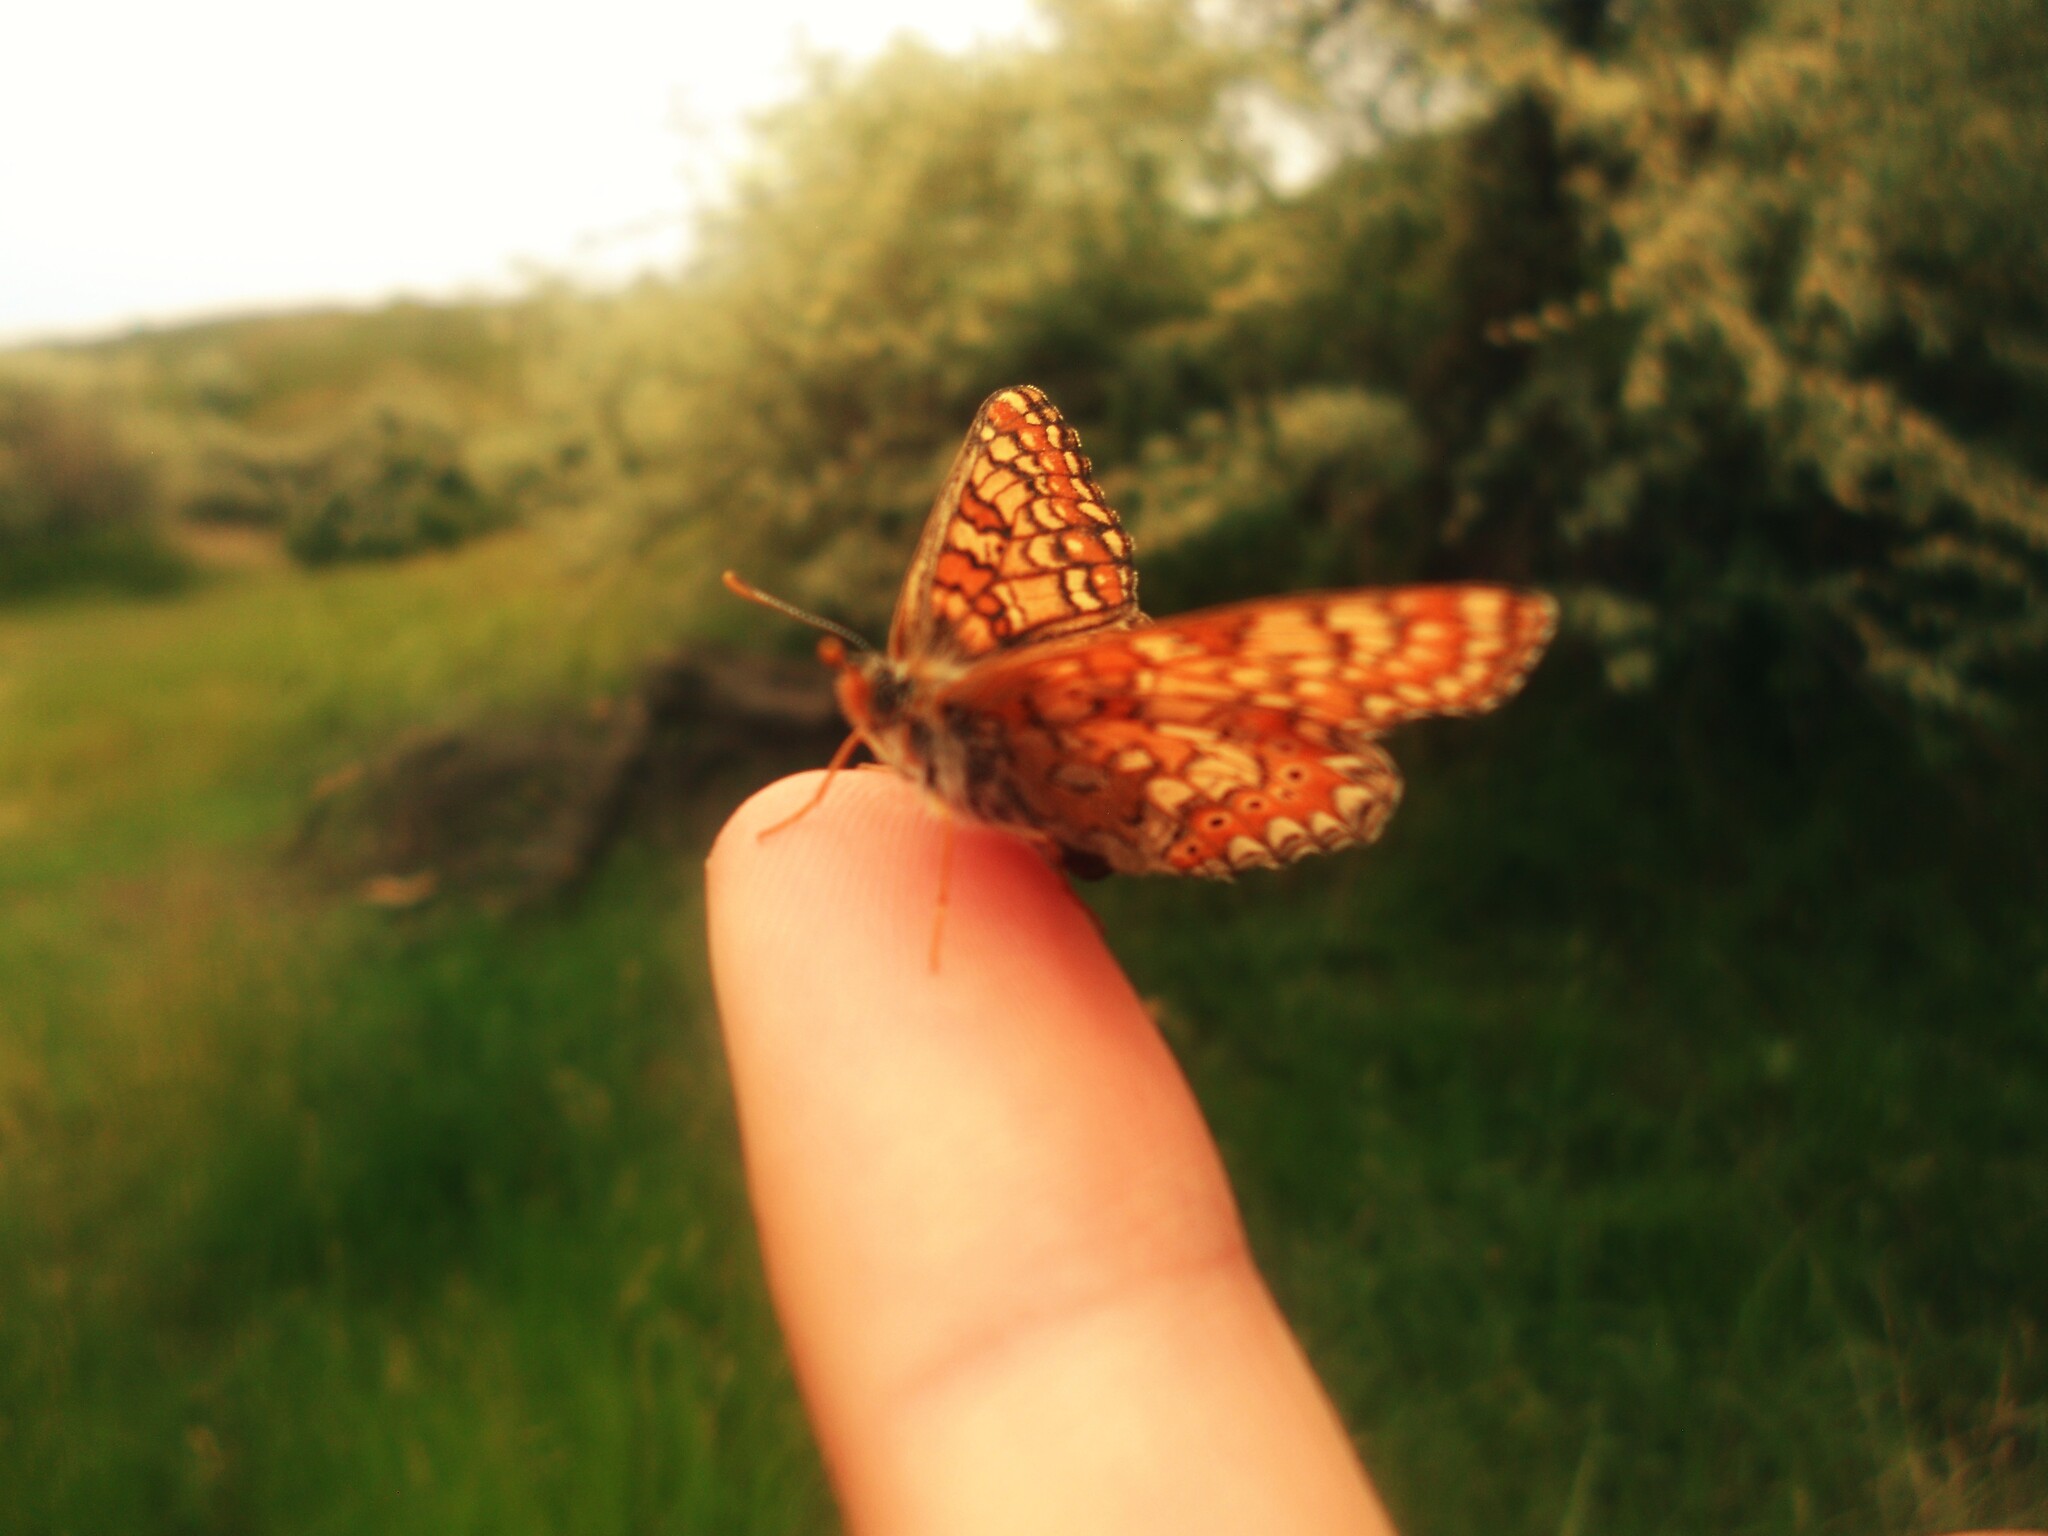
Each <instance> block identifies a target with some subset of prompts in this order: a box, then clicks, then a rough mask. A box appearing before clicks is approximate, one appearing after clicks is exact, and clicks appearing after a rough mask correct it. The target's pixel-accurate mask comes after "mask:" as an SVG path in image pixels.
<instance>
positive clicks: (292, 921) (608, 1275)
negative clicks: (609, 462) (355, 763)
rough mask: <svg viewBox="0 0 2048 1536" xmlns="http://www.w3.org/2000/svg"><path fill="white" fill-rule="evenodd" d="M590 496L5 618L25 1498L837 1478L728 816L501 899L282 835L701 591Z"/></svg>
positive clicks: (215, 1510)
mask: <svg viewBox="0 0 2048 1536" xmlns="http://www.w3.org/2000/svg"><path fill="white" fill-rule="evenodd" d="M582 532H583V533H585V534H587V532H588V530H583V531H582ZM578 536H579V531H578V530H574V529H565V530H557V531H556V532H555V534H554V535H553V536H550V537H545V538H543V537H538V536H521V537H515V538H511V539H506V540H500V541H496V542H494V543H492V544H490V545H486V546H483V547H480V548H479V549H476V550H473V551H468V552H465V553H464V554H463V555H460V556H457V557H454V558H451V559H446V560H439V561H429V562H421V563H416V564H414V565H411V566H407V567H405V568H402V569H397V570H389V571H384V572H379V573H374V574H371V573H355V572H350V573H343V574H341V575H338V576H335V577H331V578H319V579H310V580H309V579H307V578H304V577H295V576H292V575H289V574H285V573H279V574H275V575H264V576H262V577H259V578H255V579H248V580H242V581H234V582H225V583H222V584H220V585H217V586H215V587H213V588H211V589H208V590H205V591H203V592H200V593H197V594H194V595H193V596H191V597H189V598H188V599H186V600H184V601H181V602H175V603H162V604H155V605H149V606H134V607H124V606H116V605H108V604H88V605H81V606H74V607H71V608H68V609H49V610H45V611H40V612H37V613H32V614H16V615H13V616H10V617H9V618H7V619H5V620H4V621H0V818H4V819H0V976H4V977H5V978H6V986H5V988H4V990H0V1252H5V1253H6V1254H7V1255H8V1262H7V1264H5V1265H4V1266H0V1528H5V1529H7V1530H10V1531H15V1530H19V1531H87V1530H163V1531H184V1530H192V1531H214V1530H294V1531H299V1530H312V1531H319V1530H333V1531H359V1530H377V1531H408V1530H417V1531H421V1532H436V1533H439V1532H450V1531H464V1530H476V1531H491V1532H499V1531H520V1530H535V1531H539V1530H560V1529H597V1530H606V1529H618V1530H627V1529H630V1530H678V1531H682V1530H690V1531H695V1530H719V1531H728V1530H730V1531H789V1530H799V1529H816V1528H820V1527H821V1526H822V1525H824V1524H825V1523H826V1520H827V1515H826V1508H827V1505H826V1501H825V1497H824V1494H823V1491H822V1484H821V1480H820V1476H819V1473H818V1471H817V1467H816V1459H815V1454H814V1453H813V1451H812V1450H811V1448H810V1445H809V1440H808V1437H807V1435H806V1433H805V1431H804V1429H803V1426H802V1422H801V1417H800V1414H799V1412H798V1410H797V1408H796V1404H795V1399H794V1396H793V1393H792V1392H791V1389H790V1385H789V1383H788V1381H787V1379H786V1373H785V1371H784V1368H783V1365H782V1363H781V1357H780V1354H779V1349H778V1346H777V1344H776V1342H775V1338H774V1334H773V1330H772V1325H771V1323H770V1320H769V1317H768V1312H767V1308H766V1304H765V1301H764V1299H763V1296H762V1293H761V1288H760V1283H759V1279H758V1274H757V1269H756V1260H755V1257H754V1253H753V1248H752V1241H751V1235H750V1230H749V1227H748V1223H747V1217H746V1212H745V1205H744V1200H743V1198H742V1195H741V1191H740V1187H739V1181H738V1177H737V1167H736V1157H735V1151H734V1148H735V1139H734V1134H733V1130H732V1127H731V1125H730V1122H729V1118H728V1115H727V1110H726V1094H725V1090H724V1086H723V1081H722V1077H721V1067H720V1065H719V1061H718V1056H717V1050H716V1046H715V1041H714V1035H713V1032H712V1030H711V1028H710V1023H709V1010H708V1002H707V988H706V984H705V979H704V975H703V967H702V962H701V957H700V955H699V952H698V945H697V938H696V935H697V933H698V932H699V930H700V929H701V913H700V911H699V906H698V903H699V896H698V891H697V882H696V875H695V872H694V871H695V860H694V859H693V858H691V857H690V856H689V855H688V854H687V853H686V852H682V851H679V850H676V849H667V850H654V849H644V848H643V849H636V850H633V851H631V852H629V853H628V854H627V855H625V856H622V857H621V858H619V859H617V860H615V861H614V862H613V863H612V865H611V866H610V867H608V868H607V870H606V871H605V872H604V873H603V875H602V877H601V878H600V879H599V880H598V882H597V883H596V884H595V886H594V887H593V888H592V889H590V890H588V891H587V892H586V893H584V895H583V896H582V898H581V899H580V900H579V901H578V902H577V903H576V904H574V906H573V907H572V908H569V909H567V910H562V911H556V912H552V913H549V914H544V915H536V916H531V917H527V918H522V919H502V920H501V919H488V918H485V917H483V916H480V915H477V914H475V913H472V912H465V911H463V910H461V909H460V908H458V907H454V906H451V907H449V908H448V909H447V910H442V911H435V910H429V911H426V912H421V913H415V914H410V915H406V916H402V917H397V918H393V917H390V916H386V915H383V914H378V913H374V912H370V911H367V910H364V909H360V908H356V907H353V906H352V905H351V904H349V903H347V902H346V901H332V900H327V899H323V898H321V897H319V896H317V895H316V894H314V893H313V891H312V890H311V889H310V888H309V884H308V882H307V881H305V880H304V878H303V877H302V876H300V875H299V874H298V873H297V872H295V871H294V870H293V869H291V867H290V866H289V864H288V862H287V861H286V860H285V859H284V858H283V857H282V854H283V850H284V849H285V847H286V846H287V844H288V842H289V838H290V832H291V828H292V825H293V823H294V820H295V818H296V816H297V814H298V812H299V809H300V807H301V806H303V804H304V802H305V798H306V793H307V789H308V786H309V785H310V784H311V783H312V782H313V781H314V780H315V778H316V777H317V776H318V775H319V774H320V773H322V772H325V771H327V770H330V769H332V768H333V767H335V766H337V765H338V764H339V763H342V762H346V761H349V760H350V759H352V758H353V757H355V756H357V755H359V754H361V753H363V752H365V751H368V750H374V749H375V748H377V747H378V746H381V745H383V744H386V743H388V741H389V739H390V738H391V736H392V735H393V734H394V733H398V732H402V731H403V730H405V729H407V728H409V727H412V726H415V725H423V724H432V723H439V722H441V721H444V720H447V719H450V718H454V719H461V718H465V717H481V716H485V715H489V714H492V713H494V712H500V711H517V710H521V709H534V708H540V707H543V706H545V705H546V704H548V703H550V702H553V703H559V702H561V701H563V700H565V699H566V700H569V701H576V700H580V699H582V698H584V697H586V696H589V695H591V694H601V693H605V692H608V691H612V690H615V689H616V688H617V687H619V686H620V685H621V684H622V683H623V681H625V680H626V679H628V678H629V677H630V676H631V675H632V672H633V670H634V668H635V667H636V666H637V665H638V663H639V661H640V660H641V658H642V655H643V652H644V651H645V650H646V649H648V648H649V647H650V645H651V643H652V642H653V641H654V640H656V639H658V638H660V637H662V636H663V635H664V634H665V635H667V636H668V637H669V638H673V636H674V635H675V633H677V632H678V631H679V630H680V628H681V627H682V623H683V621H684V617H685V614H684V610H683V609H682V608H681V607H680V606H679V605H678V603H677V601H676V598H675V595H674V594H675V591H676V590H678V589H679V588H680V586H681V585H682V584H681V583H680V582H675V581H673V578H674V576H675V573H674V572H673V571H669V570H665V569H664V568H662V567H661V566H658V565H656V566H647V567H641V568H636V569H634V570H632V571H631V572H629V574H627V575H625V576H621V575H620V574H619V573H618V572H619V567H618V566H617V564H616V563H615V562H610V561H603V560H599V561H592V560H589V559H586V558H583V556H582V555H581V554H579V549H585V550H586V552H587V547H586V546H583V545H580V544H579V543H578Z"/></svg>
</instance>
